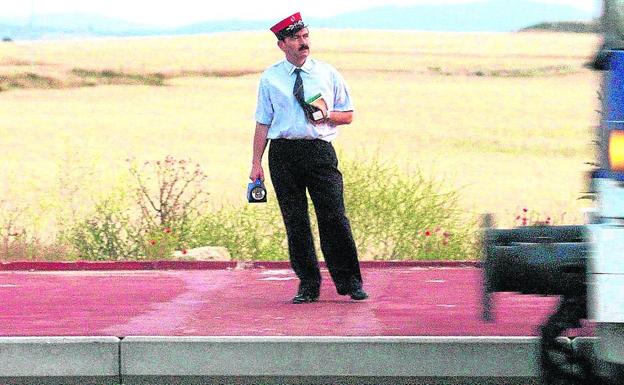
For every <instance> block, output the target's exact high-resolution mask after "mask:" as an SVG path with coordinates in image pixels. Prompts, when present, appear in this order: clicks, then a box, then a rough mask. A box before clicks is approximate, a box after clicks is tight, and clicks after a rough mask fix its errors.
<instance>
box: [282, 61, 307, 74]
mask: <svg viewBox="0 0 624 385" xmlns="http://www.w3.org/2000/svg"><path fill="white" fill-rule="evenodd" d="M284 63H286V69H287V70H288V74H289V75H292V74H293V72H295V68H297V67H295V66H294V65H293V64H292V63H291V62H289V61H288V60H284ZM312 67H314V61H313V60H312V59H311V58H307V59H306V61H305V63H303V65H302V66H301V70H302V71H303V72H306V73H310V72H311V71H312Z"/></svg>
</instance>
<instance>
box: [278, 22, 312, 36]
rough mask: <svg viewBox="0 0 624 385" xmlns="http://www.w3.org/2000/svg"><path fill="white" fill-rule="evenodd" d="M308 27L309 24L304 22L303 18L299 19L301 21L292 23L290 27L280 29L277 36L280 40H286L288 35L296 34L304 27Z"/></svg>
mask: <svg viewBox="0 0 624 385" xmlns="http://www.w3.org/2000/svg"><path fill="white" fill-rule="evenodd" d="M307 27H308V26H307V25H305V24H304V23H303V20H299V21H297V22H295V23H292V24H291V25H289V26H288V27H286V28H284V29H282V30H281V31H279V32H278V33H277V38H278V39H279V40H284V39H285V38H287V37H292V36H294V35H295V34H296V33H297V32H299V31H301V30H302V29H304V28H307Z"/></svg>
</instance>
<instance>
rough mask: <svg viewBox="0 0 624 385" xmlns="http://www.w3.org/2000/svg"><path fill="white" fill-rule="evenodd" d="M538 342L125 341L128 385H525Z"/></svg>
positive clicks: (532, 374) (535, 371) (535, 368)
mask: <svg viewBox="0 0 624 385" xmlns="http://www.w3.org/2000/svg"><path fill="white" fill-rule="evenodd" d="M538 349H539V338H537V337H127V338H124V339H123V340H122V342H121V357H122V359H121V375H122V377H123V379H124V384H171V383H185V384H200V383H201V384H207V383H222V382H223V380H224V379H226V378H227V379H229V381H234V379H235V382H236V383H237V384H238V383H254V382H255V383H257V382H259V381H260V382H263V381H266V382H269V383H270V382H278V383H301V382H302V381H303V382H304V383H322V382H326V381H328V380H329V382H331V383H345V384H348V383H350V384H354V383H386V382H390V383H403V382H405V383H419V382H422V383H435V382H436V381H442V382H444V381H447V383H448V381H451V382H452V383H463V382H464V381H465V382H466V383H473V384H474V383H475V382H474V380H479V383H484V381H485V382H487V383H516V382H517V383H522V384H527V383H530V382H531V381H532V380H535V379H536V378H537V376H538V375H539V364H538V362H537V357H538Z"/></svg>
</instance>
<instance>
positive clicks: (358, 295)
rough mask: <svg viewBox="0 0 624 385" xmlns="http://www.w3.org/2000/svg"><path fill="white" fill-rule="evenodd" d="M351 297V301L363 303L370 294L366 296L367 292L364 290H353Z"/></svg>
mask: <svg viewBox="0 0 624 385" xmlns="http://www.w3.org/2000/svg"><path fill="white" fill-rule="evenodd" d="M349 296H351V299H353V300H356V301H362V300H365V299H366V298H368V294H366V292H365V291H364V290H362V288H359V289H356V290H353V291H352V292H350V293H349Z"/></svg>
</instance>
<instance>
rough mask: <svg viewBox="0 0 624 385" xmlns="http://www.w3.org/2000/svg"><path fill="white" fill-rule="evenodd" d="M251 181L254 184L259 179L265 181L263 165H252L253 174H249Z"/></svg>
mask: <svg viewBox="0 0 624 385" xmlns="http://www.w3.org/2000/svg"><path fill="white" fill-rule="evenodd" d="M249 179H251V181H252V182H255V181H256V180H258V179H260V180H261V181H264V170H263V169H262V164H260V163H253V164H252V165H251V173H249Z"/></svg>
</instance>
